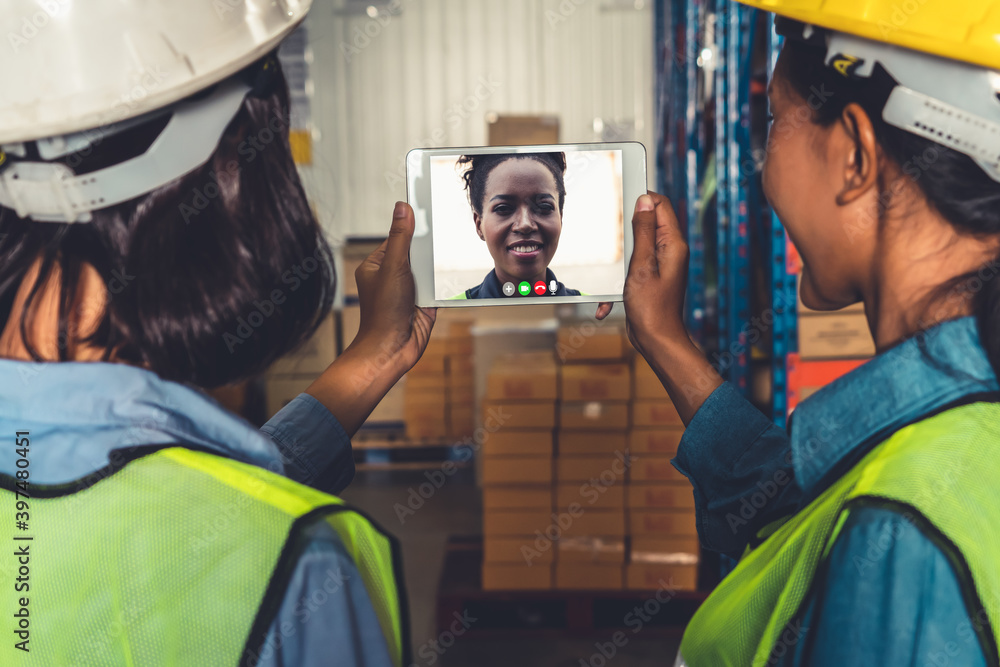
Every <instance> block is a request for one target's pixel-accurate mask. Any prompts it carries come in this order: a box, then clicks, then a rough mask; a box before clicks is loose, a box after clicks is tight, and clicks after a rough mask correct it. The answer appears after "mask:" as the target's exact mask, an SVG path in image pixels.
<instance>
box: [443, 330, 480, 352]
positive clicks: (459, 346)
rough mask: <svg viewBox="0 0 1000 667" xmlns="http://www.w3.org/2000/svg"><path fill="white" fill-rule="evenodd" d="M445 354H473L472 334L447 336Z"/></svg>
mask: <svg viewBox="0 0 1000 667" xmlns="http://www.w3.org/2000/svg"><path fill="white" fill-rule="evenodd" d="M444 340H445V354H446V355H447V356H449V357H453V356H455V357H459V356H464V357H468V356H471V355H472V353H473V350H474V349H475V348H474V345H473V340H472V336H451V335H449V336H447V337H446V338H445V339H444Z"/></svg>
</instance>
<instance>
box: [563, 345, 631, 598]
mask: <svg viewBox="0 0 1000 667" xmlns="http://www.w3.org/2000/svg"><path fill="white" fill-rule="evenodd" d="M588 333H589V334H590V335H587V334H588ZM556 349H557V351H558V353H559V357H560V360H561V361H562V362H563V363H562V364H561V365H560V368H559V370H560V406H559V430H558V433H557V436H556V451H557V458H556V510H557V512H558V514H559V517H560V519H562V525H561V526H560V528H561V529H562V530H561V535H560V539H559V548H558V555H557V562H556V580H555V587H556V588H564V589H565V588H577V589H579V588H587V589H615V588H617V589H620V588H622V585H623V565H624V564H625V554H626V549H625V547H626V544H625V537H626V526H627V523H626V517H625V496H626V482H627V475H628V467H629V463H630V462H629V457H628V454H627V432H628V423H629V399H630V398H631V395H632V372H631V368H630V367H629V365H628V363H627V357H626V355H627V351H628V350H629V349H630V348H629V347H628V345H627V343H626V342H625V340H624V336H623V335H622V334H621V331H620V330H618V329H613V330H604V329H600V330H594V331H591V330H590V329H589V328H583V327H567V328H563V329H561V330H560V332H559V334H558V340H557V345H556Z"/></svg>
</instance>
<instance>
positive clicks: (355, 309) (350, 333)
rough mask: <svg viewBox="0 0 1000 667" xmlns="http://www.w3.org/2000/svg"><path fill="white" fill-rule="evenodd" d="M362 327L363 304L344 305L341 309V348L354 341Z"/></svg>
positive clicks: (344, 348) (345, 347) (343, 348)
mask: <svg viewBox="0 0 1000 667" xmlns="http://www.w3.org/2000/svg"><path fill="white" fill-rule="evenodd" d="M360 328H361V306H344V309H343V310H342V311H340V350H341V351H344V350H346V349H347V347H348V346H349V345H350V344H351V343H352V342H354V339H355V338H356V337H357V335H358V329H360Z"/></svg>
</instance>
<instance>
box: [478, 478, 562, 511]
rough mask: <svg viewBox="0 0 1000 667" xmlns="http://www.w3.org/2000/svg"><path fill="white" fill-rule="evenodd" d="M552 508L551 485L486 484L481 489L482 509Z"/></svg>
mask: <svg viewBox="0 0 1000 667" xmlns="http://www.w3.org/2000/svg"><path fill="white" fill-rule="evenodd" d="M508 509H552V486H551V485H547V484H546V485H542V484H536V485H532V486H527V485H519V486H488V487H486V488H484V489H483V511H484V512H490V511H493V510H508Z"/></svg>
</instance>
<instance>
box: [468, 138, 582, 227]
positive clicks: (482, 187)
mask: <svg viewBox="0 0 1000 667" xmlns="http://www.w3.org/2000/svg"><path fill="white" fill-rule="evenodd" d="M507 160H535V161H536V162H541V163H542V164H543V165H545V166H546V167H547V168H548V170H549V171H550V172H552V176H553V177H554V178H555V179H556V192H558V193H559V215H562V212H563V203H565V201H566V183H565V181H564V178H563V177H564V175H565V173H566V154H565V153H562V152H553V153H494V154H487V155H463V156H462V157H460V158H458V164H459V165H461V166H463V167H465V171H464V172H462V180H464V181H465V189H466V190H467V191H468V194H469V204H470V205H471V206H472V208H473V209H475V211H476V213H478V214H479V215H482V214H483V198H484V197H486V179H487V177H488V176H489V175H490V172H491V171H493V169H495V168H496V167H497V166H498V165H500V164H502V163H504V162H506V161H507Z"/></svg>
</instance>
